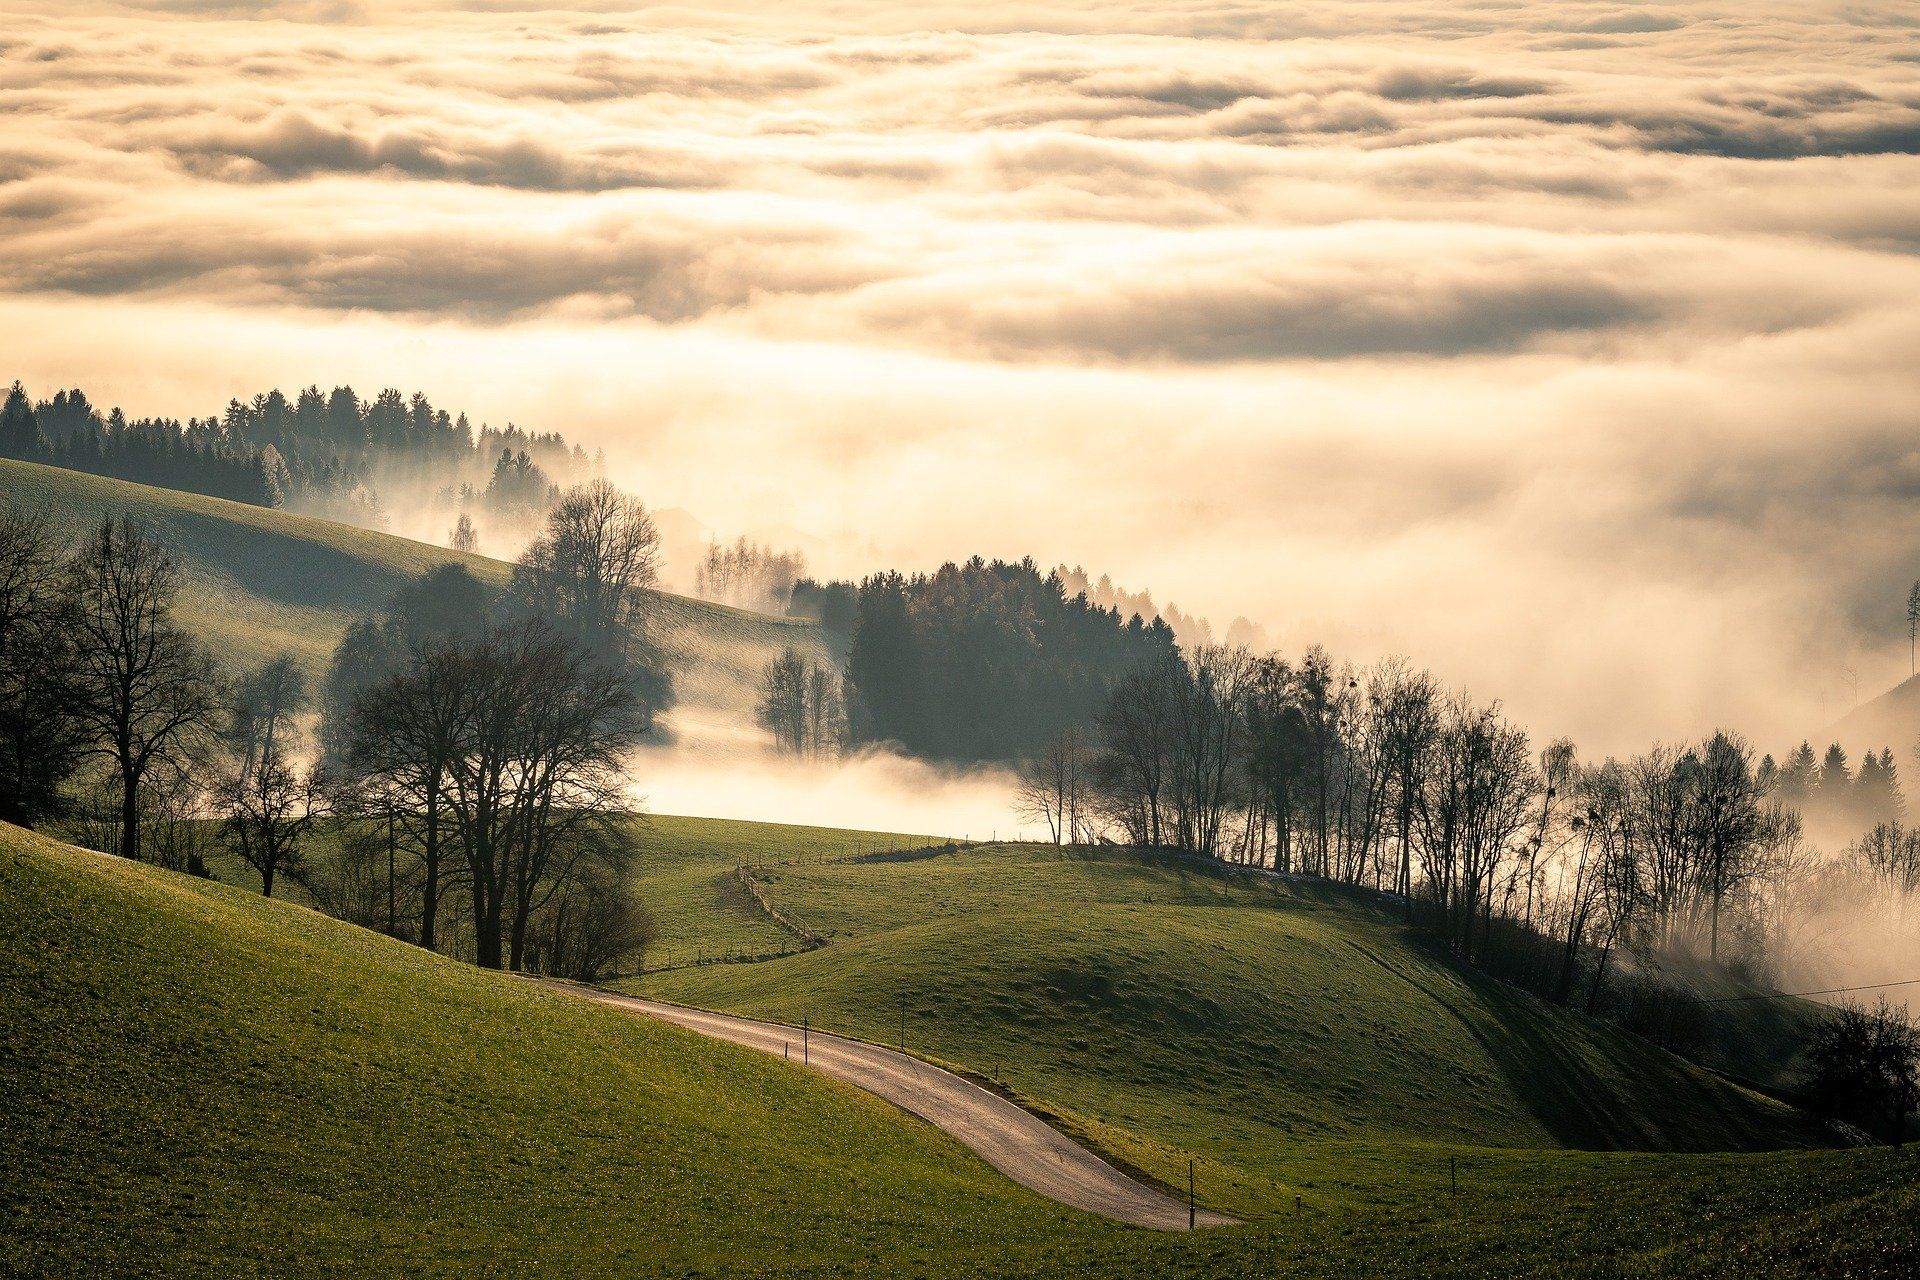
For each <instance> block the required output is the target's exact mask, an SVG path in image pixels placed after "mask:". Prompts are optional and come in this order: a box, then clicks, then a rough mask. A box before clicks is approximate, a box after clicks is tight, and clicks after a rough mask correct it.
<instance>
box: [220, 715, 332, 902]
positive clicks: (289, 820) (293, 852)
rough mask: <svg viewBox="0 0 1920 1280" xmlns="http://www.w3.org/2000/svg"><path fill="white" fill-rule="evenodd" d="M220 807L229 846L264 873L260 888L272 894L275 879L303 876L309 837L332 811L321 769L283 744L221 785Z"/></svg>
mask: <svg viewBox="0 0 1920 1280" xmlns="http://www.w3.org/2000/svg"><path fill="white" fill-rule="evenodd" d="M219 805H220V812H221V819H222V821H221V830H222V833H223V834H224V835H225V837H226V840H227V845H228V847H229V848H231V849H232V850H233V852H234V853H236V854H238V855H239V856H240V858H241V859H242V860H243V861H245V862H246V863H247V865H248V866H250V867H252V868H253V869H254V870H255V871H257V872H259V873H260V892H261V893H262V894H263V895H265V896H266V897H269V898H271V897H272V896H273V882H274V880H275V879H276V878H278V877H279V876H281V875H282V874H285V875H288V876H291V877H294V878H298V877H299V875H300V874H301V871H302V869H303V859H304V856H305V853H306V840H307V836H308V835H309V834H311V832H312V830H313V827H314V825H315V824H316V823H318V822H319V821H320V820H321V819H322V818H324V817H326V816H327V814H328V812H329V806H328V803H327V789H326V783H325V780H324V778H322V777H321V776H320V774H319V771H318V770H314V769H307V768H303V767H301V766H300V765H299V764H297V763H295V762H293V761H292V760H290V759H289V758H288V755H287V751H286V749H285V748H284V747H283V746H280V745H275V746H271V747H262V748H261V749H260V751H259V753H258V755H257V756H256V757H255V759H254V761H253V764H252V765H251V767H248V768H243V769H238V770H236V771H235V772H234V773H233V775H232V776H231V777H229V778H228V779H227V780H226V781H225V783H224V784H223V785H222V786H221V788H220V793H219Z"/></svg>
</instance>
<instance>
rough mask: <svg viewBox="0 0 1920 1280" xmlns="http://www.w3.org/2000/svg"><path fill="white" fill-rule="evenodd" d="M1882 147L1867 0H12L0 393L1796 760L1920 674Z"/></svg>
mask: <svg viewBox="0 0 1920 1280" xmlns="http://www.w3.org/2000/svg"><path fill="white" fill-rule="evenodd" d="M1917 156H1920V9H1917V8H1916V7H1915V6H1914V5H1913V4H1911V3H1910V2H1904V0H1903V2H1900V3H1893V2H1883V0H1854V2H1852V3H1836V2H1832V0H1796V2H1794V3H1775V2H1774V0H1718V2H1712V3H1645V4H1623V3H1607V2H1599V3H1585V2H1581V0H1503V2H1499V3H1480V4H1471V3H1460V2H1457V0H1347V2H1344V3H1338V2H1336V3H1311V4H1309V3H1293V4H1266V3H1252V2H1249V0H1242V2H1239V3H1200V2H1198V0H1138V2H1136V3H1104V4H1091V3H1068V2H1065V0H1055V2H1052V3H1045V2H1041V3H1022V2H1018V0H1015V2H997V0H984V2H983V3H971V4H937V3H936V4H930V5H898V4H892V5H881V4H853V3H837V4H835V3H826V4H821V3H811V4H810V3H806V2H805V0H801V2H798V3H780V4H751V3H735V4H710V3H704V2H703V0H688V3H681V4H659V5H653V6H639V7H636V6H635V5H633V4H632V3H631V0H628V2H627V3H607V4H579V5H573V6H569V7H559V6H553V5H546V4H520V3H515V2H513V0H470V2H469V3H465V4H445V3H431V2H428V0H421V2H419V3H409V2H405V0H400V2H395V3H378V2H376V0H311V2H309V0H299V2H293V3H284V4H274V3H242V2H239V0H226V2H219V0H147V2H145V3H120V4H110V3H98V2H96V0H67V2H63V3H59V4H51V3H46V4H24V5H23V4H22V3H21V0H0V334H4V335H5V336H4V339H0V366H4V367H0V378H5V379H10V378H14V377H17V378H20V379H21V380H23V381H24V382H25V384H26V385H27V387H28V389H29V390H30V391H32V392H33V393H34V394H36V395H46V394H50V393H51V391H52V390H53V388H55V387H56V386H71V385H79V386H84V387H85V388H86V389H87V390H88V391H89V393H90V394H91V395H92V397H93V398H94V400H95V401H96V402H100V403H104V404H121V405H124V406H126V407H127V408H128V409H129V411H131V412H136V413H167V414H175V415H186V414H189V413H192V414H205V413H209V412H213V411H216V410H217V409H218V408H219V407H220V406H222V405H224V404H225V402H226V400H227V399H228V398H229V397H230V396H236V395H239V396H249V395H251V394H253V393H254V392H257V391H260V390H263V389H265V388H266V387H269V386H281V387H288V388H291V387H294V386H301V385H306V384H308V383H317V384H319V385H321V386H322V387H330V386H333V385H335V384H337V383H342V382H347V383H351V384H352V385H354V386H355V387H357V388H359V389H361V390H363V391H371V390H374V389H377V388H378V387H381V386H388V385H391V386H397V387H400V388H402V389H404V390H408V391H412V390H414V389H419V390H424V391H426V392H427V393H428V394H429V395H430V396H431V397H432V398H433V400H434V401H435V402H436V403H437V404H441V405H444V406H447V407H450V408H456V409H463V410H465V411H466V412H467V413H468V414H469V415H471V416H472V417H473V418H474V420H475V421H479V420H482V419H485V420H488V421H491V422H493V423H495V424H496V425H497V424H499V423H501V422H504V421H508V420H511V421H514V422H517V423H519V424H520V425H522V426H525V427H528V428H535V429H540V430H556V429H557V430H561V431H564V432H565V433H566V434H567V435H568V436H569V437H571V438H575V439H578V440H581V441H583V442H585V443H586V444H588V445H589V446H591V447H600V448H603V449H604V450H605V451H606V455H607V458H608V461H609V465H610V467H611V469H612V471H613V474H614V475H615V478H616V479H618V480H619V481H620V482H621V483H623V484H625V485H627V486H629V487H631V488H632V489H634V490H635V491H636V492H638V493H639V494H640V495H641V496H642V497H643V498H645V499H646V500H647V501H648V502H650V503H652V504H654V505H657V506H661V507H674V506H678V507H683V508H685V509H687V510H689V511H691V512H693V513H695V514H696V515H697V516H698V517H699V518H700V519H701V520H703V521H704V522H706V523H707V524H708V525H710V526H711V527H713V528H714V529H716V530H719V531H720V532H722V533H726V532H729V531H734V530H746V529H754V528H765V527H768V526H770V525H771V526H785V527H791V528H793V529H796V530H800V531H803V532H804V533H806V534H807V535H809V536H811V537H813V538H817V539H819V540H820V542H819V544H818V548H817V550H816V552H815V562H816V565H817V567H819V568H821V569H823V570H826V571H829V572H836V573H858V572H863V571H867V570H871V569H874V568H878V567H882V566H899V567H907V568H913V567H931V566H933V565H935V564H938V563H939V562H940V561H942V560H945V559H949V558H962V557H965V556H968V555H972V554H975V553H979V554H982V555H986V556H989V557H993V556H1003V557H1008V558H1017V557H1020V556H1023V555H1032V556H1033V557H1034V558H1035V559H1036V560H1037V561H1039V562H1041V563H1042V564H1053V563H1056V562H1060V561H1065V562H1068V563H1073V564H1081V565H1085V566H1086V567H1088V568H1089V569H1090V570H1092V571H1093V572H1094V573H1096V574H1098V573H1100V572H1106V573H1110V574H1112V575H1113V577H1114V578H1115V579H1116V580H1117V581H1119V582H1120V583H1122V584H1124V585H1126V586H1128V587H1131V588H1135V589H1138V588H1142V587H1145V588H1150V589H1151V590H1152V591H1153V592H1154V594H1155V597H1156V598H1157V599H1160V600H1162V601H1165V600H1169V599H1171V600H1173V601H1176V602H1178V603H1179V605H1180V606H1181V607H1182V608H1183V609H1186V610H1188V611H1194V612H1199V613H1202V614H1205V615H1207V616H1209V617H1211V618H1212V619H1213V620H1214V622H1215V624H1216V627H1217V628H1219V629H1222V630H1224V627H1225V624H1226V623H1227V622H1228V621H1229V620H1230V619H1232V618H1233V617H1234V616H1236V615H1242V614H1244V615H1246V616H1248V617H1250V618H1252V619H1254V620H1256V621H1258V622H1260V623H1262V624H1263V625H1265V626H1266V627H1267V628H1268V630H1269V631H1270V632H1271V633H1272V634H1274V636H1275V637H1276V638H1277V639H1278V640H1279V641H1280V643H1281V644H1282V645H1283V646H1284V647H1286V648H1288V649H1298V648H1300V647H1303V646H1304V645H1306V644H1309V643H1315V642H1318V643H1324V644H1326V645H1327V646H1329V648H1331V649H1333V650H1334V651H1335V652H1336V653H1337V654H1340V655H1343V656H1350V657H1352V658H1354V659H1356V660H1363V661H1364V660H1370V659H1372V658H1375V657H1378V656H1381V655H1383V654H1386V653H1395V652H1397V653H1403V654H1406V655H1408V656H1410V657H1412V658H1413V659H1414V660H1416V661H1417V662H1419V663H1421V664H1423V665H1426V666H1430V667H1432V668H1433V669H1434V670H1435V671H1436V672H1437V673H1438V674H1440V675H1441V676H1442V677H1443V678H1444V679H1446V680H1447V681H1448V682H1450V683H1456V684H1464V685H1466V686H1468V687H1469V688H1470V689H1471V690H1472V691H1473V692H1474V693H1475V694H1476V695H1477V696H1480V697H1482V698H1499V699H1501V700H1503V702H1504V703H1505V705H1506V706H1507V708H1508V709H1509V711H1510V712H1511V713H1512V714H1513V715H1514V716H1515V717H1516V718H1518V719H1519V720H1521V721H1522V722H1523V723H1525V724H1526V725H1527V726H1528V727H1529V728H1531V729H1532V730H1533V731H1534V732H1535V733H1536V735H1538V736H1541V737H1545V736H1551V735H1557V734H1562V733H1564V734H1570V735H1572V736H1573V737H1575V738H1576V739H1577V740H1578V741H1580V742H1581V743H1582V744H1583V746H1585V747H1586V748H1587V749H1588V750H1589V751H1591V752H1595V753H1599V752H1607V751H1628V750H1634V749H1638V748H1640V747H1642V746H1644V745H1646V744H1647V743H1649V742H1651V741H1653V740H1655V739H1667V740H1672V739H1679V738H1686V737H1695V736H1699V735H1701V734H1704V733H1705V732H1707V731H1708V730H1710V729H1712V728H1713V727H1715V726H1726V727H1730V728H1734V729H1738V730H1742V731H1744V732H1746V733H1748V734H1749V735H1751V736H1753V737H1754V739H1755V740H1756V742H1757V743H1758V744H1759V745H1761V746H1762V747H1763V748H1766V749H1771V750H1775V751H1778V750H1780V749H1781V748H1782V747H1783V746H1785V745H1788V744H1790V743H1791V742H1792V741H1797V740H1798V739H1799V737H1801V736H1802V735H1804V734H1806V733H1810V732H1813V731H1815V730H1817V729H1818V728H1820V727H1821V726H1822V725H1823V724H1824V723H1826V722H1827V721H1829V720H1831V719H1834V718H1836V717H1837V716H1838V714H1839V713H1840V712H1841V711H1842V710H1844V709H1845V707H1846V706H1847V705H1848V704H1849V703H1851V702H1852V701H1853V700H1854V699H1855V697H1856V696H1857V697H1860V698H1866V697H1870V696H1871V695H1872V694H1873V693H1875V692H1877V691H1878V690H1879V689H1881V688H1884V687H1886V686H1887V685H1889V684H1891V683H1893V682H1894V681H1895V680H1897V679H1900V678H1904V677H1905V675H1906V674H1907V671H1908V661H1909V654H1908V647H1909V646H1908V636H1907V634H1906V631H1907V626H1906V620H1905V615H1904V602H1905V596H1906V586H1907V584H1908V583H1910V582H1911V581H1912V580H1913V579H1914V578H1916V577H1920V554H1915V552H1916V549H1917V548H1920V502H1916V498H1920V449H1917V448H1916V445H1917V444H1920V358H1916V357H1920V302H1917V300H1920V158H1917ZM1892 745H1894V746H1895V747H1896V748H1906V747H1908V746H1909V745H1910V744H1904V743H1900V744H1892Z"/></svg>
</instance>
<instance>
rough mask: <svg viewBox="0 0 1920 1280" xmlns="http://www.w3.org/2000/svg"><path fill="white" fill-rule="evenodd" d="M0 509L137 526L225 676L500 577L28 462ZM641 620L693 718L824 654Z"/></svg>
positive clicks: (321, 525) (804, 642) (266, 515)
mask: <svg viewBox="0 0 1920 1280" xmlns="http://www.w3.org/2000/svg"><path fill="white" fill-rule="evenodd" d="M0 505H6V506H12V507H20V508H25V509H29V510H37V511H41V512H44V513H46V514H47V515H48V516H49V517H50V518H52V519H53V520H54V521H56V522H57V523H58V524H59V525H60V526H62V527H63V528H65V529H67V530H68V531H69V532H71V533H72V534H74V535H75V536H78V535H79V534H81V533H82V532H84V531H85V530H86V529H88V528H90V527H91V526H93V525H94V524H96V523H98V522H99V521H100V520H102V519H104V518H107V517H109V516H112V517H119V516H129V517H133V518H135V519H138V520H140V521H143V522H145V523H146V524H147V525H148V526H150V527H151V528H152V529H153V530H154V531H155V532H156V533H158V534H159V535H160V536H161V537H163V538H165V539H166V541H167V542H168V543H169V544H170V545H171V546H172V547H173V548H174V550H175V551H176V552H177V553H178V555H179V556H180V558H181V561H182V562H183V564H184V567H185V569H186V573H187V584H186V588H185V590H184V592H183V596H182V600H181V602H180V617H181V622H182V624H183V625H185V626H187V627H188V628H190V629H191V630H192V631H194V632H195V633H196V634H198V635H199V636H201V637H202V638H203V639H204V640H205V641H206V642H207V643H208V644H209V645H212V646H213V647H214V648H215V649H216V650H217V651H218V652H219V654H220V656H221V657H222V658H223V659H225V660H226V661H227V662H228V663H230V664H232V665H234V666H236V667H246V666H251V665H253V664H256V663H258V662H260V661H262V660H264V659H265V658H267V657H270V656H272V655H274V654H278V653H292V654H294V655H295V656H296V657H297V658H298V659H299V660H300V662H301V663H302V665H303V666H305V668H306V669H307V671H308V673H309V675H313V676H317V675H318V674H319V673H320V672H321V670H323V669H324V667H325V665H326V662H327V660H328V658H329V657H330V656H331V655H332V653H333V648H334V646H335V645H336V644H337V643H338V642H339V639H340V636H341V633H342V632H344V631H345V630H346V628H347V625H348V624H349V623H350V622H352V621H353V620H354V619H355V618H356V617H359V616H361V615H363V614H365V613H367V612H369V611H371V610H372V609H374V608H376V607H378V606H379V605H380V604H381V603H382V602H384V601H385V600H386V599H387V598H388V597H390V596H391V595H392V594H393V593H394V591H395V590H396V589H397V588H398V587H399V586H400V585H401V584H402V583H403V582H405V581H407V580H408V579H410V578H413V577H417V576H419V575H420V574H422V573H425V572H427V571H428V570H430V569H432V568H435V567H436V566H439V565H443V564H452V563H463V564H465V565H466V566H467V567H468V568H469V569H471V570H472V571H473V572H474V574H475V575H476V576H477V577H479V578H480V579H482V580H483V581H485V582H489V583H492V584H495V585H503V584H504V583H505V582H506V579H507V574H508V566H507V565H506V564H504V563H502V562H500V561H498V560H490V559H488V558H486V557H484V556H473V555H464V554H462V553H460V552H456V551H448V550H445V549H444V548H441V547H434V546H429V545H427V544H426V543H422V542H413V541H410V540H409V539H406V538H396V537H393V536H392V535H390V534H384V533H374V532H372V531H370V530H366V529H358V528H355V527H353V526H351V525H344V524H338V523H335V522H333V521H331V520H320V519H315V518H314V517H312V516H302V515H295V514H293V513H291V512H286V511H273V510H268V509H266V508H263V507H252V506H247V505H245V504H244V503H238V502H228V501H226V500H224V499H221V498H208V497H202V496H200V495H198V494H190V493H177V492H174V491H173V490H170V489H155V488H150V487H148V486H146V485H140V484H131V483H128V482H127V481H123V480H110V479H106V478H104V477H100V476H90V475H84V474H82V473H80V472H75V471H65V470H62V469H60V468H58V467H47V466H41V465H38V464H36V463H30V462H13V461H8V460H4V459H0ZM648 613H649V623H648V625H649V628H650V631H651V633H652V638H653V639H654V640H655V642H656V643H658V644H659V645H660V646H661V647H662V649H663V650H664V651H665V652H666V653H667V655H668V658H669V661H670V662H671V663H672V665H673V669H674V687H675V693H676V696H677V697H678V699H679V703H680V705H681V707H683V708H685V709H686V710H687V711H689V712H691V713H693V714H695V715H698V714H700V713H701V712H703V711H704V712H710V713H716V714H718V715H720V716H722V717H727V718H733V719H739V718H742V717H743V716H744V715H745V714H746V713H748V712H750V710H751V704H752V700H753V697H754V692H755V690H756V688H757V682H758V680H759V675H760V671H761V670H762V668H764V667H765V666H766V664H767V662H768V661H769V660H770V659H772V658H773V657H774V656H776V655H777V654H778V653H779V652H780V651H781V649H783V648H784V647H786V646H788V645H793V646H796V647H798V648H800V649H801V650H803V651H804V652H807V653H808V654H812V655H818V656H822V657H824V655H825V648H824V642H823V641H822V640H821V638H820V630H819V627H818V626H817V625H815V624H814V623H811V622H806V621H801V620H797V619H790V618H774V617H768V616H766V615H763V614H756V613H749V612H747V611H745V610H742V609H733V608H729V607H727V606H725V605H717V604H709V603H707V602H705V601H700V600H689V599H686V598H684V597H682V596H674V595H668V594H665V593H661V592H656V593H653V595H652V600H651V608H650V609H649V611H648Z"/></svg>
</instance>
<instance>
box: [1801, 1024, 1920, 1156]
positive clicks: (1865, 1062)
mask: <svg viewBox="0 0 1920 1280" xmlns="http://www.w3.org/2000/svg"><path fill="white" fill-rule="evenodd" d="M1801 1053H1802V1057H1803V1059H1804V1061H1805V1062H1806V1076H1807V1079H1806V1084H1807V1092H1808V1093H1809V1094H1810V1095H1811V1097H1812V1099H1813V1102H1814V1105H1815V1106H1816V1107H1818V1108H1819V1109H1820V1110H1822V1111H1824V1112H1826V1113H1827V1114H1828V1115H1834V1116H1846V1117H1850V1118H1854V1119H1861V1120H1866V1121H1868V1122H1869V1123H1876V1124H1878V1125H1880V1126H1882V1127H1883V1129H1884V1132H1885V1133H1886V1135H1887V1139H1888V1141H1890V1142H1894V1143H1899V1142H1901V1141H1902V1140H1903V1138H1904V1137H1905V1134H1906V1129H1907V1122H1908V1119H1909V1118H1910V1117H1911V1116H1912V1115H1913V1113H1914V1111H1915V1109H1916V1107H1920V1028H1916V1027H1915V1026H1914V1024H1913V1022H1912V1021H1911V1020H1910V1019H1909V1018H1908V1017H1907V1015H1906V1012H1905V1011H1904V1010H1901V1009H1897V1008H1895V1007H1894V1006H1893V1005H1891V1004H1889V1003H1887V1001H1886V1000H1885V999H1884V998H1883V999H1882V1000H1881V1001H1880V1003H1879V1005H1878V1006H1876V1007H1875V1008H1872V1009H1866V1008H1862V1007H1859V1006H1857V1005H1842V1006H1841V1007H1840V1008H1838V1009H1836V1010H1834V1011H1833V1012H1832V1013H1830V1014H1829V1015H1828V1016H1827V1017H1826V1018H1824V1019H1823V1020H1821V1021H1820V1022H1817V1023H1815V1024H1813V1026H1812V1028H1811V1029H1810V1030H1809V1031H1808V1033H1807V1036H1806V1041H1805V1043H1804V1044H1803V1045H1802V1046H1801Z"/></svg>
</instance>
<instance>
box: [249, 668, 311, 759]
mask: <svg viewBox="0 0 1920 1280" xmlns="http://www.w3.org/2000/svg"><path fill="white" fill-rule="evenodd" d="M307 701H308V699H307V679H306V677H305V676H304V675H302V674H301V673H300V668H299V666H298V664H296V663H295V661H294V658H293V655H292V654H286V653H283V654H281V655H280V656H279V657H277V658H272V659H269V660H268V661H267V662H266V663H264V664H262V665H261V666H260V667H259V668H258V669H257V670H254V671H251V672H249V673H248V674H247V675H245V676H242V677H241V679H240V681H239V683H238V684H237V685H236V686H235V688H234V693H233V740H234V747H235V748H236V750H237V751H238V753H239V755H240V767H241V770H242V771H243V772H244V771H245V770H247V769H251V768H252V767H253V766H254V764H255V763H257V762H258V761H259V760H260V759H261V758H263V757H265V756H267V755H270V754H272V753H273V751H274V750H275V749H276V747H280V746H284V745H285V742H286V738H287V736H288V734H289V733H290V732H291V730H292V721H293V717H294V716H296V715H298V714H299V713H300V712H301V711H304V710H305V709H306V707H307Z"/></svg>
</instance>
